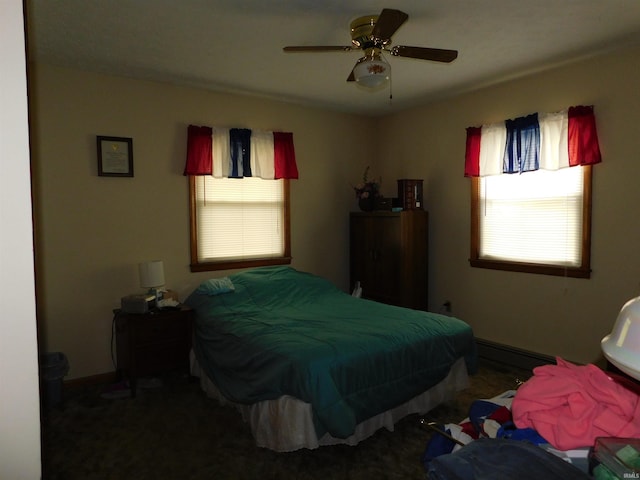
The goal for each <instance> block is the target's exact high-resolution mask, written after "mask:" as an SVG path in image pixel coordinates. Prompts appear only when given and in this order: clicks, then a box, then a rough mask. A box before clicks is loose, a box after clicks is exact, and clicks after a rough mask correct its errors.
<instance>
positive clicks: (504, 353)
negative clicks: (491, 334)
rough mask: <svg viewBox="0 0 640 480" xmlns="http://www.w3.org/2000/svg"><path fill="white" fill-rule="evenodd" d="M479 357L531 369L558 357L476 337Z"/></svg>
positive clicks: (553, 362) (551, 362) (552, 361)
mask: <svg viewBox="0 0 640 480" xmlns="http://www.w3.org/2000/svg"><path fill="white" fill-rule="evenodd" d="M476 345H477V346H478V357H480V358H484V359H487V360H491V361H493V362H498V363H502V364H506V365H511V366H514V367H518V368H524V369H526V370H531V369H533V368H535V367H539V366H540V365H548V364H555V363H556V359H555V358H554V357H551V356H549V355H543V354H541V353H536V352H531V351H529V350H523V349H521V348H517V347H512V346H510V345H504V344H502V343H496V342H492V341H489V340H483V339H481V338H476Z"/></svg>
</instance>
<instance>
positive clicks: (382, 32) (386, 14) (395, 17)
mask: <svg viewBox="0 0 640 480" xmlns="http://www.w3.org/2000/svg"><path fill="white" fill-rule="evenodd" d="M407 18H409V15H407V14H406V13H404V12H401V11H400V10H394V9H392V8H384V9H383V10H382V12H381V13H380V15H379V16H378V20H377V21H376V24H375V25H374V26H373V30H372V31H371V36H372V37H373V38H379V39H380V40H382V41H383V42H384V41H386V40H389V39H390V38H391V36H392V35H393V34H394V33H396V30H398V28H400V26H401V25H402V24H403V23H404V22H406V21H407Z"/></svg>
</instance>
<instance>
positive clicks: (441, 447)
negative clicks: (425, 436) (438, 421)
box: [421, 425, 456, 469]
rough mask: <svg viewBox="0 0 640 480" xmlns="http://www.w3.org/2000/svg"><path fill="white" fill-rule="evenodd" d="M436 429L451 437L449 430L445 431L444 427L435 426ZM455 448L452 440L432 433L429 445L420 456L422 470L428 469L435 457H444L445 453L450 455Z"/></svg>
mask: <svg viewBox="0 0 640 480" xmlns="http://www.w3.org/2000/svg"><path fill="white" fill-rule="evenodd" d="M436 427H437V428H438V429H439V430H441V431H443V432H445V433H447V434H448V435H451V430H449V429H445V427H444V425H436ZM455 446H456V443H455V442H454V441H453V440H449V439H448V438H447V437H445V436H444V435H440V434H438V433H434V435H433V436H432V437H431V438H430V439H429V443H428V444H427V448H426V449H425V451H424V453H423V454H422V459H421V460H422V464H423V465H424V468H425V469H427V468H429V463H430V462H431V461H432V460H433V459H434V458H436V457H439V456H440V455H445V454H447V453H451V452H452V451H453V449H454V447H455Z"/></svg>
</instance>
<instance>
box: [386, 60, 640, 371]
mask: <svg viewBox="0 0 640 480" xmlns="http://www.w3.org/2000/svg"><path fill="white" fill-rule="evenodd" d="M639 68H640V50H638V49H631V50H626V51H621V52H617V53H613V54H610V55H606V56H601V57H596V58H591V59H588V60H585V61H581V62H579V63H575V64H572V65H566V66H563V67H561V68H557V69H555V70H553V71H549V72H545V73H541V74H536V75H532V76H528V77H526V78H522V79H518V80H514V81H511V82H508V83H504V84H501V85H497V86H493V87H491V88H485V89H483V90H480V91H475V92H472V93H468V94H465V95H460V96H458V97H456V98H452V99H445V100H443V101H441V102H439V103H436V104H432V105H429V106H424V107H420V108H416V109H413V110H411V111H406V112H402V113H399V114H397V115H392V116H389V117H386V118H384V119H382V120H381V121H380V122H379V125H378V128H379V130H380V131H384V134H385V143H384V144H383V145H382V148H381V155H380V156H381V157H382V158H386V159H389V160H392V161H388V162H386V163H385V164H384V165H383V169H382V170H381V172H380V173H381V174H382V176H383V177H384V178H423V179H424V188H425V200H426V201H425V203H426V208H427V209H428V210H429V212H430V228H431V236H430V270H429V275H430V292H429V298H430V301H431V305H430V307H431V309H435V310H437V309H438V308H439V307H440V306H441V305H442V303H444V302H445V301H447V300H449V301H451V303H452V306H453V312H454V314H455V315H456V316H458V317H460V318H462V319H464V320H465V321H467V322H469V323H470V324H471V325H472V326H473V328H474V331H475V333H476V335H477V336H478V337H479V338H483V339H487V340H491V341H494V342H499V343H503V344H508V345H511V346H514V347H518V348H522V349H525V350H531V351H534V352H539V353H543V354H546V355H552V356H555V355H559V356H562V357H564V358H566V359H568V360H573V361H577V362H593V361H598V360H599V359H600V358H601V354H600V340H601V339H602V337H603V336H604V335H606V334H607V333H608V332H609V331H610V330H611V327H612V325H613V323H614V321H615V319H616V316H617V313H618V311H619V310H620V308H621V306H622V305H623V304H624V302H625V301H626V300H628V299H629V298H632V297H634V296H637V295H638V294H639V293H640V276H639V273H640V255H638V246H639V245H640V223H639V222H638V221H637V216H638V210H639V207H638V206H639V205H640V189H639V188H638V178H640V162H639V161H638V155H639V152H640V135H638V127H637V126H638V124H640V93H638V89H637V79H636V75H635V72H637V71H638V70H639ZM571 105H594V106H595V112H596V121H597V126H598V134H599V139H600V147H601V151H602V155H603V163H602V164H601V165H598V166H596V167H595V168H594V181H593V216H592V221H593V223H592V250H591V255H592V257H591V258H592V269H593V273H592V277H591V279H589V280H585V279H570V278H561V277H551V276H544V275H533V274H524V273H510V272H501V271H493V270H484V269H478V268H471V267H470V266H469V263H468V258H469V231H470V206H469V202H470V200H469V199H470V187H469V180H468V179H466V178H464V177H463V164H464V153H465V138H466V137H465V135H466V133H465V128H466V127H469V126H477V125H481V124H483V123H491V122H495V121H501V120H505V119H508V118H513V117H517V116H521V115H526V114H529V113H533V112H553V111H558V110H561V109H563V108H566V107H569V106H571ZM386 187H387V188H388V189H389V191H386V192H384V193H386V194H389V195H391V194H393V193H394V192H393V189H394V188H395V186H394V185H392V184H389V183H387V184H386Z"/></svg>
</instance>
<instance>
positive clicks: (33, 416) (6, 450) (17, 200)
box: [0, 0, 41, 480]
mask: <svg viewBox="0 0 640 480" xmlns="http://www.w3.org/2000/svg"><path fill="white" fill-rule="evenodd" d="M0 25H2V27H1V28H0V58H1V59H2V69H3V70H2V75H0V145H1V146H2V149H1V154H0V166H1V168H2V175H0V288H1V289H2V293H3V295H4V299H5V302H4V305H3V309H2V315H1V316H0V326H1V327H2V335H0V381H1V382H2V393H1V394H0V478H11V479H16V480H18V479H25V480H31V479H34V478H40V475H41V467H40V423H39V422H40V411H39V397H38V355H37V342H36V308H35V306H36V305H35V291H34V274H33V229H32V222H31V185H30V178H29V175H30V172H29V124H28V115H27V113H28V108H27V76H26V64H25V48H24V32H23V27H22V26H23V22H22V2H21V1H19V0H13V1H5V2H3V4H2V17H1V18H0Z"/></svg>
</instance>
